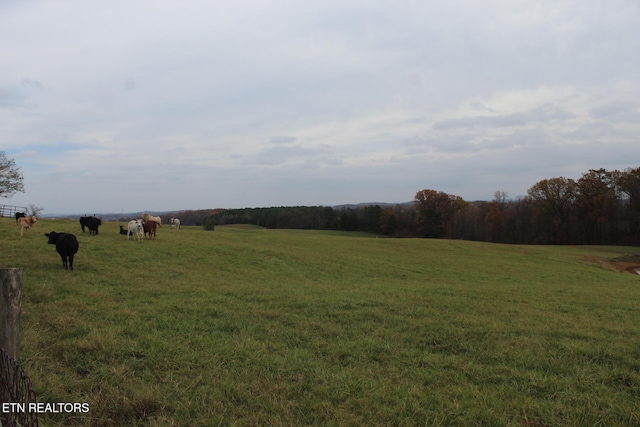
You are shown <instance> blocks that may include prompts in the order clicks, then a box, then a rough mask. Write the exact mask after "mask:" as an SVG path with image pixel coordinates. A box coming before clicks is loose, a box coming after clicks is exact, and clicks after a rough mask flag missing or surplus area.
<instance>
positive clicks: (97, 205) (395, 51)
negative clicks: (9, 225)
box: [0, 0, 640, 214]
mask: <svg viewBox="0 0 640 427" xmlns="http://www.w3.org/2000/svg"><path fill="white" fill-rule="evenodd" d="M639 24H640V2H639V1H637V0H602V1H600V0H575V1H565V0H549V1H546V0H543V1H536V0H523V1H519V0H502V1H499V0H483V1H479V0H452V1H448V2H444V1H431V0H416V1H412V0H400V1H398V0H394V1H380V0H368V1H357V0H339V1H333V0H323V1H314V2H308V1H294V0H262V1H245V0H234V1H225V2H216V1H209V0H181V1H177V0H176V1H170V0H136V1H131V0H126V1H121V0H112V1H81V0H74V1H69V0H56V1H45V0H42V1H19V0H0V150H3V151H5V152H6V154H7V156H8V157H10V158H13V159H14V160H15V162H16V164H17V165H18V166H19V167H20V168H21V170H22V172H23V175H24V184H25V193H17V194H16V195H14V196H13V197H11V198H4V199H0V203H4V204H10V205H20V206H29V205H32V204H33V205H36V206H38V207H41V208H44V211H43V213H45V214H51V213H87V214H92V213H113V212H115V213H117V212H134V211H143V210H148V211H165V210H183V209H206V208H241V207H266V206H283V205H285V206H291V205H335V204H343V203H359V202H374V201H378V202H404V201H410V200H413V198H414V196H415V194H416V192H418V191H419V190H422V189H435V190H438V191H444V192H447V193H451V194H455V195H458V196H461V197H462V198H464V199H465V200H469V201H471V200H491V199H492V198H493V194H494V192H495V191H498V190H500V191H505V192H507V193H508V195H509V196H510V197H511V198H515V197H517V196H520V195H524V194H526V191H527V189H528V188H529V187H531V186H532V185H534V184H535V183H536V182H538V181H540V180H542V179H546V178H553V177H558V176H564V177H568V178H574V179H578V178H580V176H581V175H582V173H585V172H587V171H588V170H589V169H594V168H605V169H609V170H613V169H619V170H624V169H626V168H628V167H634V168H635V167H638V166H640V25H639Z"/></svg>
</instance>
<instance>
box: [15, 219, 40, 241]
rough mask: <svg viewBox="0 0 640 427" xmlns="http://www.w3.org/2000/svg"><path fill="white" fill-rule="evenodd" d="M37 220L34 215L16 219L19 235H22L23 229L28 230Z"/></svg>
mask: <svg viewBox="0 0 640 427" xmlns="http://www.w3.org/2000/svg"><path fill="white" fill-rule="evenodd" d="M37 219H38V218H36V216H35V215H32V216H25V217H22V218H18V226H19V227H20V235H21V236H22V234H23V233H24V229H25V228H26V229H27V230H28V229H30V228H31V227H32V226H33V224H34V223H35V222H36V220H37Z"/></svg>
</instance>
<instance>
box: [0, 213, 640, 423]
mask: <svg viewBox="0 0 640 427" xmlns="http://www.w3.org/2000/svg"><path fill="white" fill-rule="evenodd" d="M118 225H119V224H118V223H106V224H105V225H104V226H103V227H101V229H100V234H99V235H98V236H96V237H90V236H89V235H88V233H85V234H83V233H82V232H81V230H80V226H79V224H78V223H77V222H74V221H56V220H46V219H45V220H40V221H38V222H37V223H36V225H35V226H34V228H33V229H31V230H29V231H28V232H26V233H25V236H24V237H20V235H19V230H18V229H17V227H16V226H15V221H13V220H11V219H6V218H2V219H0V242H2V245H3V248H2V260H1V265H0V267H1V268H9V267H19V268H22V269H23V271H24V296H23V305H22V333H21V359H22V364H23V367H24V369H25V371H26V373H27V374H28V375H29V376H30V378H31V380H32V382H33V385H34V388H35V390H36V394H37V397H38V401H40V402H71V403H73V402H87V403H88V404H89V406H90V412H89V413H86V414H85V413H71V414H46V415H42V416H41V417H40V420H41V425H45V426H123V425H128V426H134V425H140V426H143V425H144V426H148V425H162V426H187V425H188V426H212V425H238V426H246V425H340V426H350V425H352V426H360V425H407V426H412V425H429V426H431V425H447V426H451V425H453V426H456V425H459V426H469V425H500V426H502V425H514V426H547V425H549V426H550V425H553V426H577V425H606V426H616V425H619V426H629V425H638V424H640V405H639V402H640V339H639V337H640V310H639V309H638V307H640V276H638V275H632V274H629V273H626V272H621V271H616V270H615V269H614V268H613V265H614V264H613V263H612V262H613V261H619V260H624V261H625V262H635V260H638V259H640V258H639V257H640V248H629V247H549V246H515V245H514V246H508V245H495V244H487V243H476V242H464V241H450V240H427V239H383V238H376V237H375V236H370V235H363V234H345V233H332V232H315V231H290V230H263V229H242V228H222V227H221V228H217V229H216V231H203V230H202V229H200V228H195V227H194V228H189V227H185V228H183V229H182V230H174V229H171V228H170V227H169V226H164V227H162V228H160V229H159V230H158V235H157V239H156V240H155V241H144V242H135V241H131V240H130V241H127V239H126V236H122V235H119V234H118ZM51 230H55V231H59V232H60V231H70V232H73V233H75V234H76V235H77V236H78V239H79V241H80V252H79V253H78V255H77V258H76V270H75V271H74V272H68V271H64V270H63V269H62V262H61V260H60V258H59V257H58V255H57V253H56V252H55V247H54V246H52V245H47V244H46V238H45V237H44V235H43V233H45V232H49V231H51ZM638 264H639V265H640V263H638Z"/></svg>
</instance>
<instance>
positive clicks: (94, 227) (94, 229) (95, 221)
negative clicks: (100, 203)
mask: <svg viewBox="0 0 640 427" xmlns="http://www.w3.org/2000/svg"><path fill="white" fill-rule="evenodd" d="M101 225H102V218H95V217H89V218H87V227H88V228H89V234H90V235H91V236H95V235H96V234H98V227H100V226H101Z"/></svg>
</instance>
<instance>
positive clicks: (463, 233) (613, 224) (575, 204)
mask: <svg viewBox="0 0 640 427" xmlns="http://www.w3.org/2000/svg"><path fill="white" fill-rule="evenodd" d="M175 216H176V217H178V218H180V220H181V221H182V223H183V224H187V225H203V226H204V228H206V229H213V228H214V227H215V226H216V225H229V224H253V225H256V226H260V227H266V228H290V229H307V230H344V231H364V232H369V233H376V234H381V235H386V236H392V237H427V238H450V239H466V240H478V241H487V242H498V243H521V244H611V245H618V244H621V245H639V244H640V167H639V168H637V169H627V170H625V171H618V170H614V171H607V170H605V169H597V170H595V169H591V170H589V171H588V172H586V173H584V174H583V175H582V177H581V178H580V179H578V180H573V179H570V178H564V177H557V178H550V179H544V180H542V181H539V182H537V183H536V184H534V185H533V186H532V187H531V188H529V189H528V190H527V195H526V196H521V197H518V198H516V199H509V198H508V195H507V194H506V193H505V192H503V191H496V192H495V194H494V198H493V200H491V201H475V202H467V201H465V200H463V199H462V197H460V196H456V195H452V194H447V193H444V192H442V191H437V190H431V189H425V190H420V191H418V192H417V193H416V196H415V199H414V201H413V203H405V204H397V205H383V206H381V205H369V206H358V207H345V208H332V207H327V206H295V207H270V208H244V209H219V210H216V211H186V212H181V213H179V214H176V215H175Z"/></svg>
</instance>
